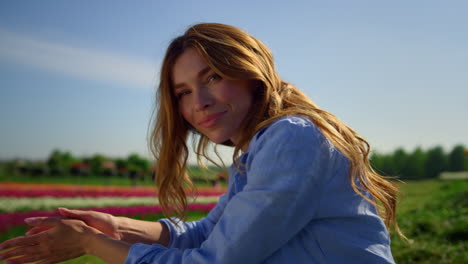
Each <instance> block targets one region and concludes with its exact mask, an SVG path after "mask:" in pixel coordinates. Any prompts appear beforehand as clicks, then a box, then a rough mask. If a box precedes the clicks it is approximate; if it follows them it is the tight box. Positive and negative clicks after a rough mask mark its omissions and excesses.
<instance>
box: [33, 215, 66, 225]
mask: <svg viewBox="0 0 468 264" xmlns="http://www.w3.org/2000/svg"><path fill="white" fill-rule="evenodd" d="M62 219H63V217H30V218H26V219H24V222H25V223H26V224H28V225H31V226H37V227H39V226H41V227H46V226H48V227H53V226H56V225H58V224H60V220H62Z"/></svg>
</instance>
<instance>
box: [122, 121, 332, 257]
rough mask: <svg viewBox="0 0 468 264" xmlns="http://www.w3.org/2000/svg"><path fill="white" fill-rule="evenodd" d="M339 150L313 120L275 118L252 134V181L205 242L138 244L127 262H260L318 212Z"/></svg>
mask: <svg viewBox="0 0 468 264" xmlns="http://www.w3.org/2000/svg"><path fill="white" fill-rule="evenodd" d="M301 120H302V119H301ZM335 151H336V150H334V148H333V147H332V146H331V145H330V143H329V142H328V140H326V138H324V137H323V135H322V134H321V132H320V131H319V130H318V129H317V128H316V127H315V126H314V125H312V124H311V123H308V122H305V121H304V122H299V123H296V122H291V121H290V120H280V121H278V122H276V123H273V124H272V125H271V126H270V127H269V128H267V129H266V130H265V131H264V132H263V133H262V135H260V136H258V137H256V138H254V139H253V140H252V142H251V145H250V146H249V158H248V159H247V162H246V175H247V184H246V185H245V187H244V189H243V190H242V191H240V192H239V193H237V194H236V195H234V196H233V197H232V198H231V199H230V200H229V202H227V204H226V206H225V209H224V212H223V213H222V215H221V216H220V218H219V221H218V222H217V224H216V225H215V226H214V227H213V229H212V231H211V233H210V235H209V236H208V237H207V239H206V240H205V241H204V242H203V243H202V244H201V246H200V248H196V249H187V250H176V251H174V250H168V249H165V248H162V247H161V246H157V245H153V246H147V245H142V244H136V245H134V246H132V248H131V250H130V253H129V258H127V262H126V263H128V264H129V263H261V262H262V261H264V260H265V259H266V258H268V257H269V256H270V255H272V254H273V253H274V252H275V251H276V250H278V249H280V248H281V247H282V246H283V245H285V244H286V243H287V242H288V241H289V240H290V239H291V238H292V237H294V236H295V235H296V234H297V233H299V231H300V230H301V229H303V228H304V227H305V226H306V225H307V223H309V222H310V221H311V220H312V219H314V217H315V216H316V212H317V210H316V208H317V205H318V203H319V196H320V188H319V186H320V183H321V181H323V179H326V178H328V177H329V176H330V174H331V173H332V171H333V170H332V169H331V167H333V166H330V163H331V162H333V157H334V154H333V153H334V152H335ZM137 254H140V255H139V256H137ZM130 256H131V257H130Z"/></svg>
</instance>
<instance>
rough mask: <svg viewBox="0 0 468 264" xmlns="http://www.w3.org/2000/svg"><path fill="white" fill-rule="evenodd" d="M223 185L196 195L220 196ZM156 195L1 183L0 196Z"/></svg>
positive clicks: (150, 190)
mask: <svg viewBox="0 0 468 264" xmlns="http://www.w3.org/2000/svg"><path fill="white" fill-rule="evenodd" d="M225 192H226V189H225V188H222V187H216V188H210V187H197V190H196V193H194V194H193V195H194V196H220V195H221V194H223V193H225ZM43 196H50V197H112V196H118V197H154V196H156V190H155V188H154V187H144V186H138V187H128V186H92V185H67V184H30V183H8V182H7V183H0V197H43Z"/></svg>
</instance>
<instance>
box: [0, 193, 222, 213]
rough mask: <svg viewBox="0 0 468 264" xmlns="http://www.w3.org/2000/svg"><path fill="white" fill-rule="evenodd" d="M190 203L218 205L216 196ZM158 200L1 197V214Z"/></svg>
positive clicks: (157, 202) (203, 197) (155, 200)
mask: <svg viewBox="0 0 468 264" xmlns="http://www.w3.org/2000/svg"><path fill="white" fill-rule="evenodd" d="M188 202H189V203H200V204H204V203H216V202H218V197H216V196H201V197H198V198H196V199H189V201H188ZM157 204H159V201H158V199H156V198H155V197H101V198H96V197H76V198H55V197H37V198H7V197H0V213H13V212H25V211H36V210H55V209H57V208H59V207H65V208H70V209H72V208H91V207H110V206H124V207H126V206H136V205H157Z"/></svg>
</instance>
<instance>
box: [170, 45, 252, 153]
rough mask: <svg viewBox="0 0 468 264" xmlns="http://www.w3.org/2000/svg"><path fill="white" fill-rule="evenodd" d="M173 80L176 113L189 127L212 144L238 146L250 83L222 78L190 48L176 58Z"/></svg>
mask: <svg viewBox="0 0 468 264" xmlns="http://www.w3.org/2000/svg"><path fill="white" fill-rule="evenodd" d="M172 79H173V89H174V94H175V95H176V97H177V100H178V102H179V111H180V113H181V114H182V116H183V117H184V119H185V120H186V121H187V122H188V123H190V124H191V125H192V126H193V127H194V128H195V129H196V130H197V131H199V132H200V133H202V134H203V135H205V136H207V137H208V138H209V139H210V140H212V141H213V142H215V143H223V142H225V141H227V140H228V139H230V140H231V141H232V142H233V143H234V144H236V143H237V142H238V140H239V137H240V135H241V133H240V131H239V127H240V125H241V123H242V121H243V120H244V119H245V117H246V115H247V113H248V111H249V108H250V106H251V105H252V92H251V91H252V88H253V87H251V86H252V82H250V81H244V80H234V81H233V80H226V79H223V78H221V76H219V75H218V74H216V73H215V72H214V71H213V70H212V69H211V68H210V67H209V66H208V64H207V63H206V62H205V60H204V59H203V57H202V56H200V55H199V54H198V52H197V51H196V50H195V49H193V48H189V49H187V50H185V51H184V52H183V53H182V55H180V56H179V57H178V58H177V60H176V61H175V64H174V67H173V69H172Z"/></svg>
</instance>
